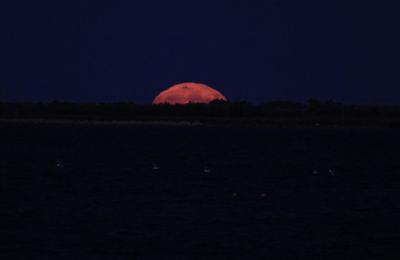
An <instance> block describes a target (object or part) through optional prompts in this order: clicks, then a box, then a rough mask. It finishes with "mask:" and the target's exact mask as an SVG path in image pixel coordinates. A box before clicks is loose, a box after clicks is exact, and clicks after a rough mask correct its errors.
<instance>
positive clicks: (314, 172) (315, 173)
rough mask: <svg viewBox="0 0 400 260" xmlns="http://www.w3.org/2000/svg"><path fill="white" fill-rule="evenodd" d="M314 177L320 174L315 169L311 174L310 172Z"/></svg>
mask: <svg viewBox="0 0 400 260" xmlns="http://www.w3.org/2000/svg"><path fill="white" fill-rule="evenodd" d="M312 173H313V174H314V175H318V174H320V171H318V170H317V169H315V170H313V172H312Z"/></svg>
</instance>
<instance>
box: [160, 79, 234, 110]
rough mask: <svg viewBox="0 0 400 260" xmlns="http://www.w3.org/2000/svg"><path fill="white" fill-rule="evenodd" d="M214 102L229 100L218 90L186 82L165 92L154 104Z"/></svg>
mask: <svg viewBox="0 0 400 260" xmlns="http://www.w3.org/2000/svg"><path fill="white" fill-rule="evenodd" d="M214 100H223V101H227V98H226V97H225V96H224V95H222V94H221V92H219V91H218V90H216V89H213V88H211V87H209V86H207V85H205V84H201V83H193V82H186V83H180V84H177V85H174V86H172V87H170V88H168V89H166V90H164V91H163V92H161V93H160V94H159V95H158V96H157V97H156V98H155V99H154V101H153V104H171V105H176V104H182V105H184V104H189V103H203V104H208V103H210V102H212V101H214Z"/></svg>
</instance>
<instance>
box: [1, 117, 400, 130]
mask: <svg viewBox="0 0 400 260" xmlns="http://www.w3.org/2000/svg"><path fill="white" fill-rule="evenodd" d="M1 124H51V125H55V124H56V125H92V126H107V125H108V126H112V125H114V126H171V127H172V126H173V127H234V128H241V127H245V128H247V127H249V128H394V129H397V128H400V119H397V118H395V119H393V118H390V119H385V118H383V119H380V120H377V119H376V120H370V119H368V118H298V119H297V118H201V119H192V120H191V119H186V118H179V119H137V120H110V119H104V120H98V119H4V118H0V125H1Z"/></svg>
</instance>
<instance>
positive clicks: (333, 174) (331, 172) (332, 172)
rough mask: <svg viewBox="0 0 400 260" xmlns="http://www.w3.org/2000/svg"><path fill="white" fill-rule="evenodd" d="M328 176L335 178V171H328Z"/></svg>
mask: <svg viewBox="0 0 400 260" xmlns="http://www.w3.org/2000/svg"><path fill="white" fill-rule="evenodd" d="M328 172H329V174H330V175H331V176H336V171H335V170H332V169H329V171H328Z"/></svg>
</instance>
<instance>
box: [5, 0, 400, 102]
mask: <svg viewBox="0 0 400 260" xmlns="http://www.w3.org/2000/svg"><path fill="white" fill-rule="evenodd" d="M391 2H396V1H391ZM0 5H1V20H4V19H5V23H4V22H2V23H1V24H3V25H1V26H0V28H1V29H2V45H3V44H5V47H2V52H3V51H4V50H5V51H4V52H3V54H2V57H1V62H0V65H1V78H0V101H2V100H3V101H4V100H6V101H51V100H64V101H78V102H114V101H133V102H137V103H147V102H151V101H152V99H153V97H154V96H155V95H156V94H157V93H158V92H160V91H161V90H163V89H165V88H167V87H169V86H170V85H172V84H175V83H180V82H184V81H194V82H202V83H206V84H209V85H210V86H213V87H215V88H217V89H218V90H220V91H221V92H222V93H224V94H225V95H226V96H227V97H228V98H230V99H231V100H247V101H251V102H262V101H269V100H298V101H305V100H307V99H308V98H310V97H315V98H320V99H334V100H337V101H342V102H347V103H387V104H389V103H390V104H399V103H400V84H399V83H400V79H399V73H398V72H399V67H400V66H399V57H400V55H399V51H398V47H399V46H400V41H399V39H398V38H399V31H400V29H399V28H400V27H399V25H400V22H399V21H400V18H399V15H398V9H397V8H395V6H390V5H389V4H387V3H385V1H378V0H377V1H367V0H359V1H352V0H324V1H322V0H314V1H308V0H304V1H300V0H275V1H272V0H271V1H269V0H264V1H250V0H249V1H234V0H219V1H218V0H202V1H190V0H187V1H174V0H168V1H167V0H147V1H129V0H126V1H121V0H109V1H105V0H97V1H87V0H80V1H77V0H65V1H64V0H57V1H55V0H48V1H44V0H30V1H29V0H6V1H4V0H3V1H2V3H1V4H0Z"/></svg>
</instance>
